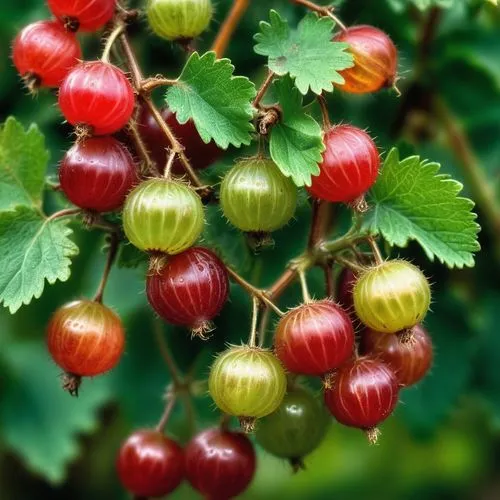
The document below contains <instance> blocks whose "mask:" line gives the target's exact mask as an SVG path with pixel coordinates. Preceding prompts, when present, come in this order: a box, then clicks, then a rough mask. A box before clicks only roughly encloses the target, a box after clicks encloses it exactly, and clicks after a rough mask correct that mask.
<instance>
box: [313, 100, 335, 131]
mask: <svg viewBox="0 0 500 500" xmlns="http://www.w3.org/2000/svg"><path fill="white" fill-rule="evenodd" d="M316 99H317V101H318V104H319V107H320V109H321V117H322V118H323V130H324V131H325V132H326V131H327V130H329V129H331V128H332V123H331V121H330V115H329V113H328V105H327V102H326V99H325V97H324V96H323V95H318V96H316Z"/></svg>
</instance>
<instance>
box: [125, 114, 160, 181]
mask: <svg viewBox="0 0 500 500" xmlns="http://www.w3.org/2000/svg"><path fill="white" fill-rule="evenodd" d="M128 132H129V134H128V135H129V137H130V138H131V139H132V141H133V142H134V146H135V149H136V150H137V152H138V153H139V155H140V157H141V158H142V161H143V162H144V167H145V168H144V170H145V171H146V173H151V174H153V175H154V176H156V177H158V176H159V175H160V172H159V171H158V168H157V167H156V163H155V162H154V161H153V160H152V159H151V156H150V155H149V151H148V148H147V147H146V145H145V144H144V141H143V140H142V138H141V134H139V130H137V123H135V122H134V121H130V122H129V124H128Z"/></svg>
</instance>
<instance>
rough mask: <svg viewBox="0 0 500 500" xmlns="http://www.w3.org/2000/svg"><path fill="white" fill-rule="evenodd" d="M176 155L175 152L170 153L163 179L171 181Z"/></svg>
mask: <svg viewBox="0 0 500 500" xmlns="http://www.w3.org/2000/svg"><path fill="white" fill-rule="evenodd" d="M176 154H177V153H176V152H175V151H170V154H169V155H168V160H167V165H166V166H165V173H164V174H163V177H164V178H165V179H170V176H171V174H172V165H173V164H174V159H175V155H176Z"/></svg>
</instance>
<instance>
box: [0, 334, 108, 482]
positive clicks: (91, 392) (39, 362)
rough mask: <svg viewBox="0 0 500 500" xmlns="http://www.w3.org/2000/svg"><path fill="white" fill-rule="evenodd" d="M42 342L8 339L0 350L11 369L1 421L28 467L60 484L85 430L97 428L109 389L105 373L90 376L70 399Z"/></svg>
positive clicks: (7, 437)
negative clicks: (100, 410) (5, 350)
mask: <svg viewBox="0 0 500 500" xmlns="http://www.w3.org/2000/svg"><path fill="white" fill-rule="evenodd" d="M41 344H42V342H23V343H16V344H12V343H10V345H8V347H7V349H8V351H7V352H3V353H2V361H3V362H4V363H6V366H7V368H8V373H9V378H8V379H7V380H5V384H3V385H4V387H3V392H2V398H3V399H4V401H8V402H9V404H4V405H2V407H1V408H0V426H1V428H2V440H3V441H4V443H5V445H6V446H8V447H9V448H11V449H12V451H13V452H14V453H16V454H17V455H19V456H20V457H21V458H22V459H23V461H24V462H25V464H26V466H27V467H28V468H29V469H30V470H32V471H34V472H35V473H37V474H40V475H42V476H43V477H44V478H46V479H47V480H49V481H50V482H51V483H59V484H60V483H61V482H62V481H63V480H64V478H65V475H66V466H67V465H68V463H69V462H70V461H72V460H74V459H75V458H76V457H77V456H78V454H79V440H80V435H81V433H82V432H85V433H90V432H92V431H94V430H95V429H96V428H97V426H98V424H99V414H98V412H97V410H98V409H99V408H100V407H101V406H102V405H103V404H104V403H105V402H106V401H108V400H109V398H110V397H111V390H110V389H109V387H110V385H109V383H108V377H107V376H101V377H98V378H96V379H87V380H85V383H84V384H83V386H82V389H81V391H80V396H79V398H78V400H74V401H71V398H70V397H69V396H68V394H67V393H66V392H64V391H63V390H62V388H61V385H60V380H59V375H60V374H61V370H60V368H58V367H57V366H56V365H55V364H54V363H53V362H52V360H51V359H50V357H49V356H48V355H47V352H46V347H45V346H44V345H41ZM4 358H5V360H4Z"/></svg>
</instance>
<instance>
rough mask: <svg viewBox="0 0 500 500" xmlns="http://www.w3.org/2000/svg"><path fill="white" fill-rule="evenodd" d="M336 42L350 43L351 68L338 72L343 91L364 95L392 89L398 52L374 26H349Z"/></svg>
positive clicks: (387, 38) (390, 41) (337, 37)
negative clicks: (343, 81)
mask: <svg viewBox="0 0 500 500" xmlns="http://www.w3.org/2000/svg"><path fill="white" fill-rule="evenodd" d="M335 41H337V42H346V43H348V44H349V52H351V54H352V55H353V56H354V66H353V67H352V68H347V69H345V70H343V71H341V72H340V74H341V75H342V76H343V77H344V80H345V83H344V84H343V85H339V88H341V89H342V90H343V91H345V92H350V93H353V94H365V93H368V92H376V91H377V90H380V89H381V88H383V87H391V86H392V85H394V83H395V81H396V74H397V66H398V52H397V49H396V46H395V45H394V43H393V41H392V40H391V39H390V38H389V36H388V35H387V34H386V33H384V32H383V31H382V30H379V29H378V28H375V27H374V26H367V25H360V26H351V27H350V28H348V29H347V30H345V31H341V32H340V33H339V34H338V35H337V36H336V37H335Z"/></svg>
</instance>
